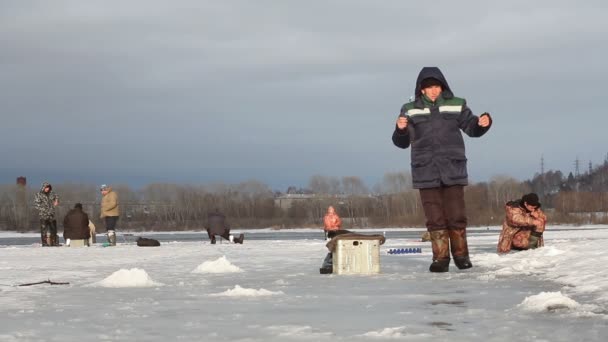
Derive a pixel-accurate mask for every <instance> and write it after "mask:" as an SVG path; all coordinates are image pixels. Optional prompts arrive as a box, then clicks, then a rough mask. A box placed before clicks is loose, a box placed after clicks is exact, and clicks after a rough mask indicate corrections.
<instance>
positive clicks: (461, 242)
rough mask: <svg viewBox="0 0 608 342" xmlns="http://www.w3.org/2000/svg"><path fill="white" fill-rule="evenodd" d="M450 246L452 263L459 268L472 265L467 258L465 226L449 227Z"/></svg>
mask: <svg viewBox="0 0 608 342" xmlns="http://www.w3.org/2000/svg"><path fill="white" fill-rule="evenodd" d="M448 232H449V235H450V245H451V246H450V247H451V249H452V256H453V257H454V264H456V267H458V268H459V269H461V270H464V269H467V268H471V267H473V264H471V260H470V259H469V246H468V244H467V231H466V229H465V228H461V229H449V230H448Z"/></svg>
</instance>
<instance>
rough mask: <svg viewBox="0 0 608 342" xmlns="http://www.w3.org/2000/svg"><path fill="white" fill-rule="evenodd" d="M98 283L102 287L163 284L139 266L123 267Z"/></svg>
mask: <svg viewBox="0 0 608 342" xmlns="http://www.w3.org/2000/svg"><path fill="white" fill-rule="evenodd" d="M97 285H99V286H102V287H153V286H160V285H162V284H161V283H157V282H155V281H153V280H152V279H151V278H150V276H149V275H148V273H146V271H145V270H142V269H139V268H132V269H130V270H126V269H124V268H123V269H120V270H118V271H116V272H114V273H112V275H110V276H109V277H107V278H105V279H104V280H102V281H100V282H98V283H97Z"/></svg>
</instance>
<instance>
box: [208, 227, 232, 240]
mask: <svg viewBox="0 0 608 342" xmlns="http://www.w3.org/2000/svg"><path fill="white" fill-rule="evenodd" d="M207 235H208V236H209V240H211V241H215V237H216V236H221V237H223V238H224V239H225V240H230V230H229V229H227V230H225V231H224V232H223V233H222V234H214V233H211V231H210V230H209V229H207Z"/></svg>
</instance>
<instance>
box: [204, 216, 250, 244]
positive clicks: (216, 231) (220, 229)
mask: <svg viewBox="0 0 608 342" xmlns="http://www.w3.org/2000/svg"><path fill="white" fill-rule="evenodd" d="M205 228H206V229H207V235H209V240H211V243H212V244H215V237H216V236H221V237H223V238H224V239H226V240H228V241H230V242H234V243H241V244H242V243H243V239H245V236H244V235H243V234H241V235H239V237H238V238H235V237H234V236H232V235H230V227H229V226H228V223H226V216H224V214H222V213H221V212H220V210H219V209H215V211H214V212H212V213H209V214H208V215H207V225H206V226H205Z"/></svg>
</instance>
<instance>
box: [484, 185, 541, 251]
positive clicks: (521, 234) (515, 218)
mask: <svg viewBox="0 0 608 342" xmlns="http://www.w3.org/2000/svg"><path fill="white" fill-rule="evenodd" d="M540 207H541V204H540V202H539V199H538V195H537V194H535V193H529V194H526V195H523V196H522V198H521V199H519V200H514V201H510V202H508V203H507V204H506V205H505V220H504V222H503V223H502V230H501V232H500V236H499V237H498V246H497V248H496V251H497V252H498V253H499V254H504V253H508V252H510V251H511V250H526V249H534V248H538V247H542V246H544V245H545V243H544V239H543V232H544V231H545V225H546V224H547V216H546V215H545V213H543V211H542V210H541V209H540Z"/></svg>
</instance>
